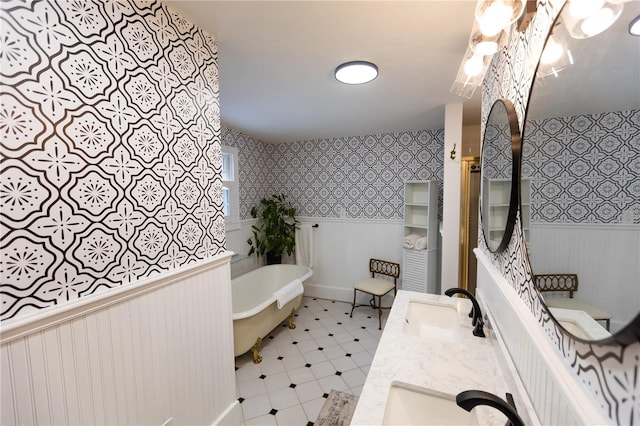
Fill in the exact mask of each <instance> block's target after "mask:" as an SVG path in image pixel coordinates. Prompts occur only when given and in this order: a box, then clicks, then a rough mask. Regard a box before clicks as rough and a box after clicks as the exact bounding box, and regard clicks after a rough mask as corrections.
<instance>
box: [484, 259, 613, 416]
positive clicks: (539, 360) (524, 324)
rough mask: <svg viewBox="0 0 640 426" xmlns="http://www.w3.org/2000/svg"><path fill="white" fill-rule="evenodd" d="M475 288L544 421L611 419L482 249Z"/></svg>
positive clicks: (536, 409) (537, 412) (538, 414)
mask: <svg viewBox="0 0 640 426" xmlns="http://www.w3.org/2000/svg"><path fill="white" fill-rule="evenodd" d="M474 253H475V254H476V257H477V259H478V282H477V286H478V287H477V293H478V297H479V298H480V299H481V301H482V304H483V305H484V306H485V307H486V308H487V310H488V311H489V315H490V317H491V319H492V321H493V323H492V325H493V327H494V330H495V331H496V333H499V334H500V338H501V340H502V341H503V342H504V344H505V346H506V349H507V350H508V354H506V355H507V356H509V357H510V358H511V361H512V362H513V365H515V368H516V369H517V372H518V375H519V377H520V380H521V382H522V384H523V386H524V388H525V389H526V392H527V394H528V396H529V399H530V400H531V403H532V405H533V406H534V407H535V411H536V414H537V416H538V419H539V420H540V423H541V424H543V425H570V424H607V423H608V422H609V419H607V418H605V417H603V415H602V414H601V413H600V412H599V411H598V410H597V409H596V408H595V404H594V401H592V400H591V398H590V397H589V396H588V395H587V394H586V393H585V391H584V389H582V387H581V384H580V383H579V382H578V380H576V377H575V375H574V374H573V373H572V372H571V371H569V370H568V369H567V367H566V366H565V365H564V363H563V360H562V359H561V357H560V354H559V353H558V351H557V349H556V348H555V347H554V346H553V345H551V343H550V340H549V339H548V337H547V336H546V335H545V333H544V331H543V329H542V327H541V326H540V324H539V323H538V321H537V319H536V318H535V317H534V316H533V314H532V313H531V311H530V310H529V308H528V307H527V306H526V305H525V303H524V302H523V301H522V299H521V298H520V297H519V296H518V294H517V293H516V291H515V290H514V289H513V288H512V287H511V285H510V284H509V283H508V282H507V280H506V279H505V278H504V277H503V276H502V275H501V274H500V272H499V271H498V270H497V269H496V268H495V267H494V266H493V265H492V264H491V261H490V260H489V258H488V257H487V256H486V255H485V254H484V253H483V252H482V251H480V250H479V249H475V250H474Z"/></svg>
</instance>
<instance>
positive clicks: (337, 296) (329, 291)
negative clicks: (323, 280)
mask: <svg viewBox="0 0 640 426" xmlns="http://www.w3.org/2000/svg"><path fill="white" fill-rule="evenodd" d="M304 295H305V296H308V297H317V298H320V299H328V300H336V301H339V302H347V303H352V302H353V288H342V287H332V286H329V285H324V284H306V283H305V284H304ZM369 299H371V296H369V295H367V294H365V293H361V292H358V301H357V302H358V303H368V301H369ZM391 304H393V292H391V293H389V294H387V295H386V296H384V297H383V298H382V306H391Z"/></svg>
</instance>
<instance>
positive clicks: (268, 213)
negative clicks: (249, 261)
mask: <svg viewBox="0 0 640 426" xmlns="http://www.w3.org/2000/svg"><path fill="white" fill-rule="evenodd" d="M296 212H297V211H296V209H295V208H294V207H292V206H291V203H290V202H289V201H288V200H287V197H286V196H285V195H284V194H280V195H275V194H274V195H272V196H271V197H270V198H263V199H262V200H260V204H259V205H258V206H254V207H252V208H251V216H252V217H253V218H256V219H259V222H258V223H257V224H256V225H253V226H252V227H251V228H252V232H253V237H252V238H249V239H248V240H247V243H248V244H249V246H250V249H249V255H252V254H253V253H256V255H257V256H262V255H266V256H267V263H268V264H271V263H280V262H281V261H282V255H283V254H284V253H285V252H286V253H287V254H288V255H289V256H291V254H292V253H293V250H294V248H295V246H296V239H295V232H296V228H297V225H298V223H299V222H298V220H297V219H296Z"/></svg>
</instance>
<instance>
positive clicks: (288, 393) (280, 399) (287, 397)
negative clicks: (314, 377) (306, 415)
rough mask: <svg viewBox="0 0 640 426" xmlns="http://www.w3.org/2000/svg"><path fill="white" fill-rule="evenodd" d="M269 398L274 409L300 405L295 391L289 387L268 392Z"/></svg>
mask: <svg viewBox="0 0 640 426" xmlns="http://www.w3.org/2000/svg"><path fill="white" fill-rule="evenodd" d="M296 387H297V386H296ZM269 399H270V400H271V406H272V407H273V408H275V409H276V410H281V409H284V408H289V407H292V406H294V405H300V400H298V395H297V394H296V391H295V390H294V389H292V388H289V387H287V388H284V389H280V390H278V391H275V392H271V393H269Z"/></svg>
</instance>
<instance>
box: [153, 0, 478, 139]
mask: <svg viewBox="0 0 640 426" xmlns="http://www.w3.org/2000/svg"><path fill="white" fill-rule="evenodd" d="M165 3H166V4H168V5H169V7H171V8H173V9H174V10H176V11H178V12H180V13H182V14H183V15H185V16H186V17H188V18H189V19H190V20H191V21H192V22H194V23H195V24H196V25H198V26H199V27H201V28H203V29H204V30H206V31H208V32H210V33H211V34H213V35H214V36H215V38H216V40H217V44H218V65H219V72H220V109H221V120H222V123H223V124H224V125H226V126H228V127H231V128H233V129H236V130H238V131H240V132H242V133H245V134H247V135H250V136H252V137H254V138H256V139H258V140H262V141H265V142H290V141H297V140H311V139H320V138H332V137H340V136H352V135H364V134H378V133H385V132H398V131H416V130H424V129H442V128H444V108H445V104H447V103H459V102H465V101H467V100H466V99H464V98H460V97H458V96H456V95H454V94H453V93H450V92H449V89H450V88H451V85H452V84H453V81H454V78H455V76H456V73H457V71H458V67H459V66H460V63H461V61H462V59H463V55H464V53H465V51H466V48H467V43H468V39H469V33H470V31H471V27H472V25H473V19H474V16H473V12H474V8H475V1H471V0H462V1H456V0H448V1H406V2H405V1H301V0H298V1H282V2H277V1H184V0H175V1H165ZM352 60H367V61H370V62H374V63H375V64H377V65H378V68H379V75H378V78H376V79H375V80H374V81H373V82H371V83H368V84H363V85H345V84H342V83H339V82H338V81H336V80H335V78H334V76H333V72H334V69H335V68H336V66H338V65H340V64H341V63H343V62H347V61H352ZM479 121H480V90H476V95H474V97H473V98H472V99H471V101H467V102H465V123H467V124H478V123H479Z"/></svg>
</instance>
